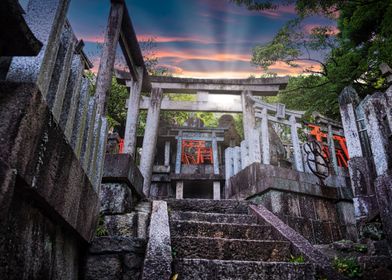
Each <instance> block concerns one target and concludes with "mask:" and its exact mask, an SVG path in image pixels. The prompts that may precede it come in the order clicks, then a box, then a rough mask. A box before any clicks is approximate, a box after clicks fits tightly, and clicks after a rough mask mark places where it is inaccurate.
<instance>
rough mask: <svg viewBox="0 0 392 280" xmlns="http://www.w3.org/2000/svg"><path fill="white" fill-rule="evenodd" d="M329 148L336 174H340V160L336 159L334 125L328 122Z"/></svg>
mask: <svg viewBox="0 0 392 280" xmlns="http://www.w3.org/2000/svg"><path fill="white" fill-rule="evenodd" d="M328 149H329V154H330V158H331V161H332V169H333V172H334V174H335V175H339V170H338V161H337V159H336V149H335V141H334V139H333V131H332V125H330V124H328Z"/></svg>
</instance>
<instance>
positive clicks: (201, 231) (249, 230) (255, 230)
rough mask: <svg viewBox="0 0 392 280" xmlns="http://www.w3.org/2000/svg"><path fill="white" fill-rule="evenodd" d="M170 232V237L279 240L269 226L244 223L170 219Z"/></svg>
mask: <svg viewBox="0 0 392 280" xmlns="http://www.w3.org/2000/svg"><path fill="white" fill-rule="evenodd" d="M170 232H171V236H172V238H175V237H178V238H181V237H183V236H191V237H214V238H230V239H241V238H244V239H251V240H280V239H281V238H280V236H279V235H277V234H274V233H275V232H274V230H273V229H272V228H271V227H269V226H261V225H244V224H235V223H230V224H228V223H209V222H200V221H198V222H196V221H171V222H170Z"/></svg>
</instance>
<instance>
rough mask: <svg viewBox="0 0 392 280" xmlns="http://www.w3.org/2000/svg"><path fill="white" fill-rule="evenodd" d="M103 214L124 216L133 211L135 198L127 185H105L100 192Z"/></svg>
mask: <svg viewBox="0 0 392 280" xmlns="http://www.w3.org/2000/svg"><path fill="white" fill-rule="evenodd" d="M100 199H101V212H102V213H105V214H124V213H129V212H131V211H132V209H133V207H134V199H135V198H134V197H133V196H132V190H131V188H129V187H128V185H127V184H125V183H104V184H102V185H101V192H100Z"/></svg>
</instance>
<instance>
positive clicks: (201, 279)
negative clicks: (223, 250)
mask: <svg viewBox="0 0 392 280" xmlns="http://www.w3.org/2000/svg"><path fill="white" fill-rule="evenodd" d="M174 272H175V273H178V275H179V277H181V278H180V279H181V280H205V279H214V280H256V279H269V280H286V279H292V280H294V279H298V280H312V279H315V272H314V269H313V266H312V265H310V264H294V263H281V262H255V261H232V260H230V261H227V260H206V259H177V260H176V261H175V263H174Z"/></svg>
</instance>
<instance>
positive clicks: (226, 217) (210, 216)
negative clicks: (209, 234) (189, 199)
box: [170, 211, 259, 224]
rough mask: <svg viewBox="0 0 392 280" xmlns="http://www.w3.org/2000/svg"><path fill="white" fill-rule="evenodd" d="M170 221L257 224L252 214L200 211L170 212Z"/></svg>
mask: <svg viewBox="0 0 392 280" xmlns="http://www.w3.org/2000/svg"><path fill="white" fill-rule="evenodd" d="M170 219H171V220H172V221H201V222H210V223H228V224H230V223H232V224H259V223H258V222H257V221H256V218H255V217H254V216H252V215H245V214H220V213H201V212H191V211H187V212H183V211H172V212H170Z"/></svg>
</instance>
